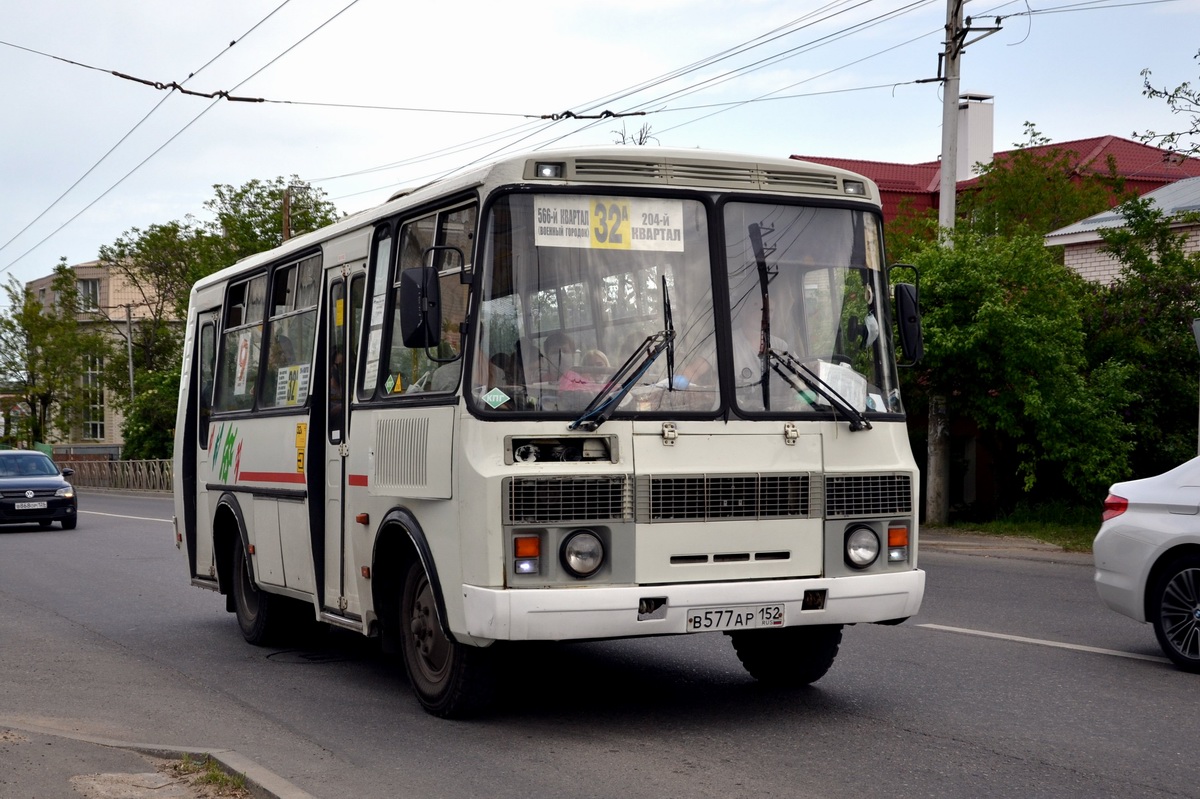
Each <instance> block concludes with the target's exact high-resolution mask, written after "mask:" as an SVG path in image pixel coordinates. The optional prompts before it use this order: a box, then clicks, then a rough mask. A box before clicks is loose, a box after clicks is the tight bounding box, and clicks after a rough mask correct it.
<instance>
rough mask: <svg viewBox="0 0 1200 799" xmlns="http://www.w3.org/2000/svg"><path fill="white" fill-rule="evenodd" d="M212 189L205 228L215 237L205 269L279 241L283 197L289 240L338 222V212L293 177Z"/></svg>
mask: <svg viewBox="0 0 1200 799" xmlns="http://www.w3.org/2000/svg"><path fill="white" fill-rule="evenodd" d="M213 190H214V191H215V192H216V196H215V197H214V198H212V199H211V200H207V201H206V202H205V203H204V207H205V208H207V209H208V210H209V211H211V212H212V214H213V216H214V217H215V219H214V221H213V222H212V223H211V225H210V228H209V232H210V233H212V234H213V238H212V239H210V240H209V241H210V242H211V243H213V244H214V245H215V247H214V250H213V251H212V252H210V253H208V254H207V255H206V259H208V260H210V264H209V266H212V267H216V268H219V267H220V266H228V265H229V264H232V263H234V262H235V261H238V260H240V259H242V258H245V257H246V256H248V255H253V254H255V253H258V252H263V251H264V250H269V249H271V248H272V247H278V246H279V245H280V244H282V243H283V240H284V236H283V224H284V222H283V217H284V199H285V195H286V197H287V206H288V219H289V223H290V224H289V231H290V232H289V237H291V236H298V235H300V234H301V233H307V232H309V231H312V230H317V229H318V228H322V227H324V226H326V225H328V224H331V223H332V222H335V221H337V218H338V217H337V209H336V208H335V207H334V206H333V203H331V202H329V201H328V200H326V199H325V192H324V191H322V190H321V189H317V188H313V187H312V186H310V185H309V184H308V183H305V182H304V181H302V180H300V178H298V177H297V176H295V175H293V176H292V177H291V178H283V177H277V178H275V179H274V180H272V181H262V180H257V179H255V180H251V181H249V182H247V183H243V184H242V185H241V186H239V187H238V188H234V187H233V186H230V185H227V184H217V185H215V186H213ZM212 259H215V261H216V263H212V262H211V261H212ZM210 271H213V270H210ZM206 274H207V272H206ZM198 277H199V276H198Z"/></svg>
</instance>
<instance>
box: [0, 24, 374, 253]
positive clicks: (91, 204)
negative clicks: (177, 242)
mask: <svg viewBox="0 0 1200 799" xmlns="http://www.w3.org/2000/svg"><path fill="white" fill-rule="evenodd" d="M287 2H288V0H285V2H284V3H283V4H281V5H280V8H282V7H283V5H286V4H287ZM358 2H359V0H350V2H349V3H347V4H346V5H345V6H344V7H343V8H342V9H341V10H340V11H338V12H337V13H335V14H334V15H333V16H331V17H329V18H328V19H327V20H325V21H324V22H322V23H321V24H320V25H318V26H317V27H315V28H313V29H312V30H311V31H309V32H308V33H307V34H305V35H304V36H302V37H301V38H300V39H298V40H297V41H296V42H295V43H293V44H292V45H291V46H289V47H288V48H287V49H285V50H284V51H283V52H281V53H280V54H279V55H277V56H275V57H274V58H272V59H271V60H270V61H268V62H267V63H266V64H264V65H263V66H261V67H259V68H258V69H257V70H255V71H254V72H253V73H251V74H250V75H249V76H247V77H246V78H245V79H244V80H242V81H241V82H240V83H238V84H237V86H234V87H233V89H232V91H236V90H237V89H238V88H239V87H241V86H243V85H245V84H246V83H248V82H249V81H251V80H253V79H254V78H255V77H257V76H258V75H259V74H260V73H262V72H263V71H264V70H266V69H267V68H269V67H270V66H272V65H273V64H275V62H277V61H279V59H281V58H283V57H284V56H285V55H287V54H288V53H290V52H291V51H292V50H295V49H296V48H297V47H299V46H300V45H301V44H303V43H304V42H306V41H307V40H308V39H309V38H311V37H312V36H314V35H315V34H316V33H317V32H318V31H320V30H321V29H323V28H324V27H325V26H326V25H328V24H329V23H331V22H333V21H334V20H335V19H337V18H338V17H340V16H341V15H342V14H344V13H346V12H347V11H349V10H350V9H351V8H352V7H353V6H355V5H357V4H358ZM278 10H279V9H278V8H277V9H276V11H278ZM274 13H275V12H274V11H272V12H271V14H274ZM269 16H270V15H268V17H269ZM265 19H266V18H265V17H264V20H265ZM259 24H262V23H261V22H260V23H259ZM255 27H257V25H256V26H255ZM251 30H253V28H251ZM235 41H236V40H235ZM209 63H212V62H211V61H210V62H209ZM206 66H207V65H206ZM219 102H220V100H213V101H212V102H211V103H209V104H208V106H207V107H205V109H204V110H203V111H201V112H200V113H198V114H197V115H196V116H194V117H192V119H191V121H190V122H188V123H187V124H186V125H184V126H183V127H182V128H180V129H179V130H178V131H176V132H175V133H174V134H173V135H172V136H171V137H170V138H169V139H167V140H166V141H165V142H163V143H162V144H161V145H159V146H158V148H157V149H155V150H154V151H153V152H152V153H150V154H149V155H148V156H146V157H145V158H143V159H142V160H141V161H139V162H138V164H137V165H136V166H134V167H133V169H131V170H129V171H128V172H126V173H125V174H124V175H123V176H121V178H119V179H118V180H117V181H116V182H115V183H113V184H112V185H111V186H109V187H108V188H107V189H105V190H104V191H103V192H102V193H101V194H100V195H99V196H98V197H96V198H95V199H94V200H92V201H91V202H90V203H88V204H87V205H86V206H84V207H83V208H82V209H80V210H79V211H78V212H77V213H76V214H75V215H74V216H72V217H71V218H70V219H68V220H67V221H66V222H63V223H62V224H61V225H59V226H58V227H57V228H55V229H54V230H53V231H51V232H50V233H49V234H48V235H46V236H45V238H43V239H42V240H41V241H39V242H38V243H37V244H35V245H33V246H32V247H30V248H29V249H28V250H26V251H25V252H23V253H21V255H19V256H17V258H16V259H14V260H13V261H10V262H9V263H8V264H7V265H5V266H4V267H0V273H3V272H6V271H8V270H9V269H11V268H12V267H13V266H14V265H15V264H17V263H18V262H19V261H20V260H21V259H22V258H24V257H25V256H27V255H29V253H31V252H33V251H34V250H36V249H37V248H38V247H40V246H42V245H43V244H45V243H46V242H47V241H49V239H50V238H51V237H53V236H54V235H56V234H57V233H58V232H59V231H60V230H62V229H63V228H65V227H66V226H67V225H69V224H71V223H72V222H74V221H75V220H76V219H78V218H79V217H80V216H82V215H83V214H84V213H85V212H87V211H88V210H89V209H90V208H91V207H92V206H94V205H95V204H96V203H98V202H100V200H102V199H104V198H105V197H106V196H108V194H109V193H110V192H112V191H113V190H114V189H116V188H117V187H118V186H120V185H121V184H122V183H124V182H125V181H126V180H127V179H128V178H129V177H130V176H131V175H133V174H134V173H135V172H137V171H138V170H139V169H141V168H142V167H143V166H144V165H145V164H146V163H147V162H149V161H150V159H152V158H154V156H156V155H158V154H159V153H160V152H162V151H163V149H165V148H166V147H167V146H168V145H169V144H171V142H173V141H175V139H177V138H179V136H180V135H182V134H183V132H184V131H186V130H187V129H188V128H190V127H191V126H192V125H194V124H195V123H196V122H197V121H199V119H200V118H201V117H203V116H204V115H205V114H207V113H208V112H209V111H211V110H212V109H213V108H214V107H215V106H216V105H217V103H219Z"/></svg>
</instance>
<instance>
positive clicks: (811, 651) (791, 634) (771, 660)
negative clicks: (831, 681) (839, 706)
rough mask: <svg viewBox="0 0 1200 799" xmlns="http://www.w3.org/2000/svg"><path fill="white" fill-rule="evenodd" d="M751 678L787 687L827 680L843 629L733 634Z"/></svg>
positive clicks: (837, 626) (836, 626)
mask: <svg viewBox="0 0 1200 799" xmlns="http://www.w3.org/2000/svg"><path fill="white" fill-rule="evenodd" d="M729 637H730V638H731V639H732V640H733V648H734V651H736V652H737V656H738V660H740V661H742V666H744V667H745V669H746V671H748V672H750V676H752V677H753V678H754V679H756V680H758V681H759V682H761V683H765V684H768V685H778V686H784V687H799V686H804V685H810V684H812V683H814V682H816V681H817V680H819V679H821V678H822V677H824V676H825V672H827V671H829V668H830V667H831V666H832V665H833V660H834V658H836V657H837V653H838V645H839V644H841V642H842V625H840V624H821V625H813V626H806V627H785V628H783V629H782V630H744V631H742V632H736V633H729Z"/></svg>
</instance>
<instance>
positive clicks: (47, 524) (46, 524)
mask: <svg viewBox="0 0 1200 799" xmlns="http://www.w3.org/2000/svg"><path fill="white" fill-rule="evenodd" d="M52 524H54V522H52V521H44V522H38V527H40V528H42V529H43V530H49V529H50V525H52Z"/></svg>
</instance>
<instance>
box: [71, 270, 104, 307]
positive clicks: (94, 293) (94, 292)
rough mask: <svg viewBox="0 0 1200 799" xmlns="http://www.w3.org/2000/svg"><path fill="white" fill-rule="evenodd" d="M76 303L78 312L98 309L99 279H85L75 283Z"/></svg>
mask: <svg viewBox="0 0 1200 799" xmlns="http://www.w3.org/2000/svg"><path fill="white" fill-rule="evenodd" d="M75 285H76V291H77V296H76V303H77V309H78V310H80V311H94V310H96V309H97V308H99V307H100V279H99V278H95V277H93V278H87V279H86V280H78V281H76V284H75Z"/></svg>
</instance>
